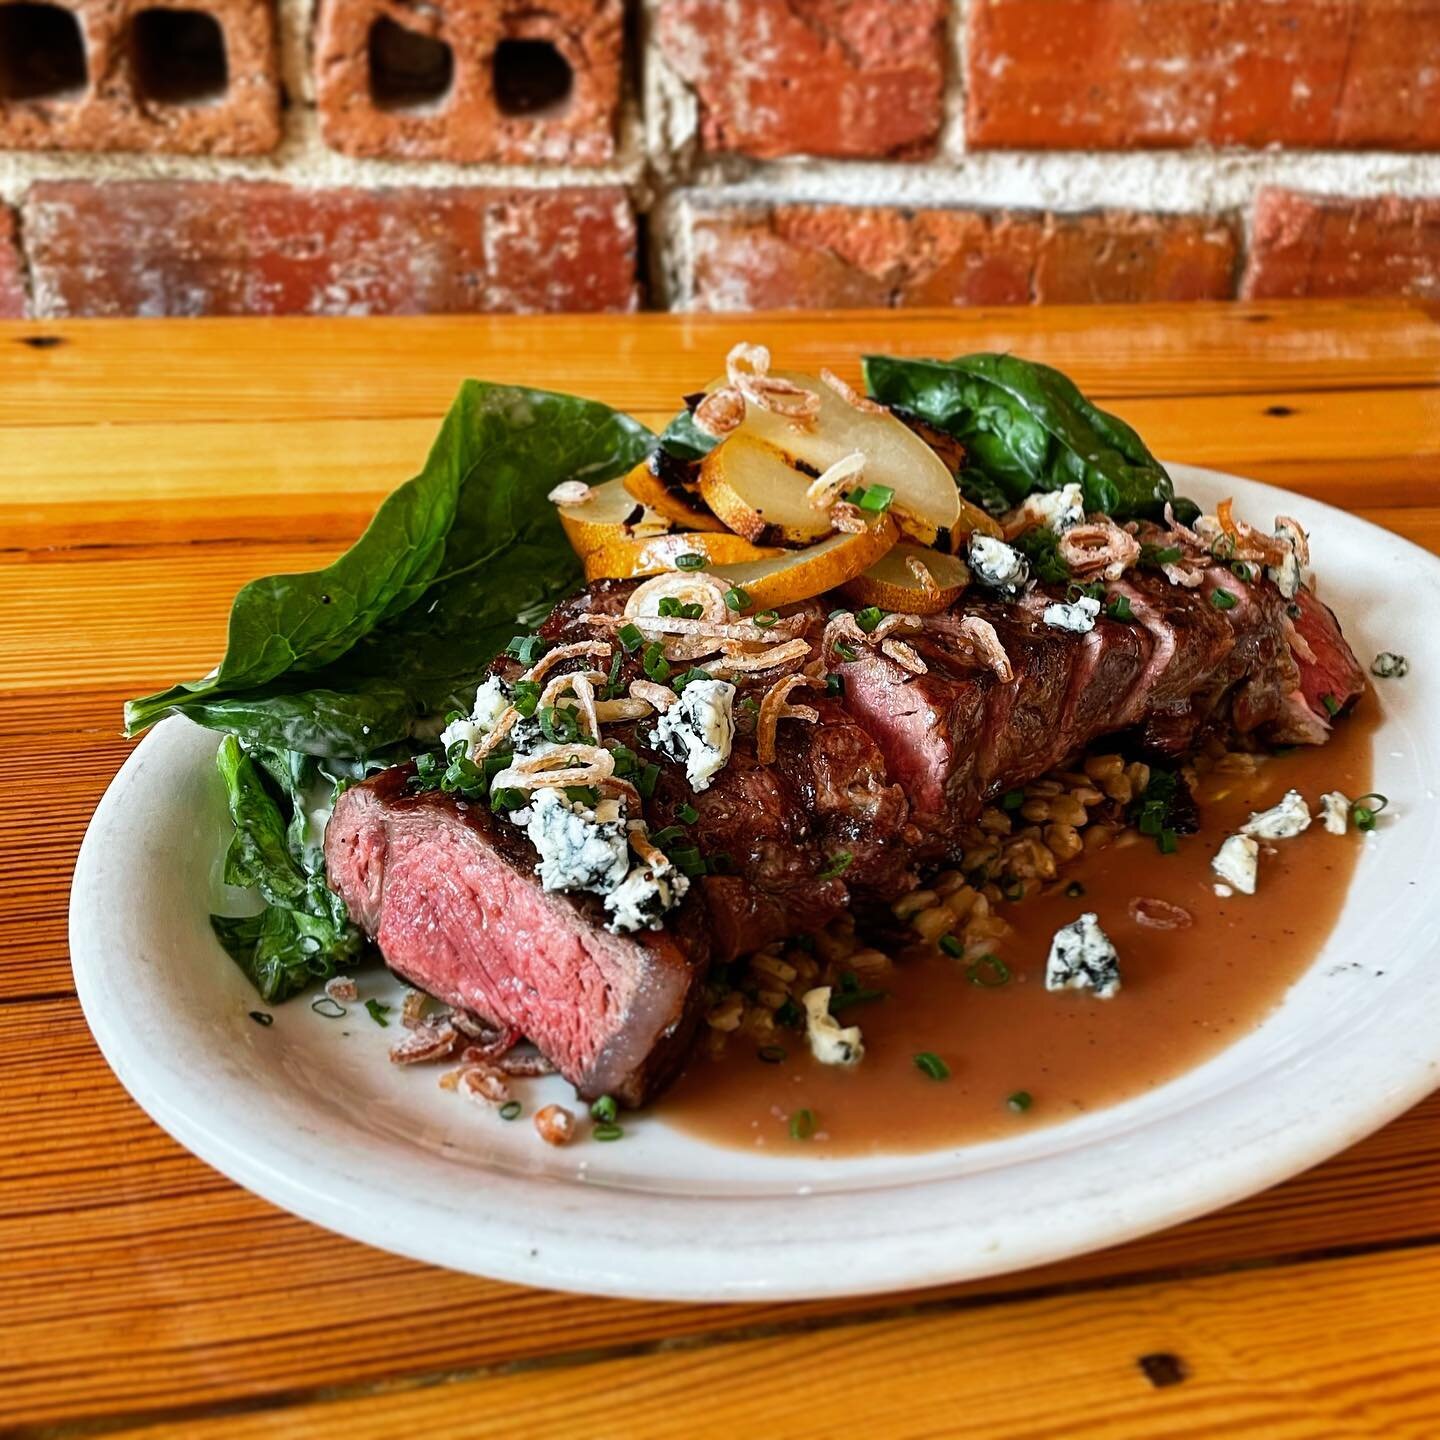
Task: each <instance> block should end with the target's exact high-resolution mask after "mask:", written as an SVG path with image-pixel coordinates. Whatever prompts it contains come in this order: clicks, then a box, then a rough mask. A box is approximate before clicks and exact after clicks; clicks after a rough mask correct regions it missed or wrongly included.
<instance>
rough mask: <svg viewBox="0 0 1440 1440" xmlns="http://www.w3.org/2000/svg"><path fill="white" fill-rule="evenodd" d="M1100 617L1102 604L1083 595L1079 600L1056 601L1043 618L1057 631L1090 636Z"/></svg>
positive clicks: (1047, 609) (1049, 606)
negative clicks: (1071, 601)
mask: <svg viewBox="0 0 1440 1440" xmlns="http://www.w3.org/2000/svg"><path fill="white" fill-rule="evenodd" d="M1099 615H1100V602H1099V601H1098V600H1092V599H1091V598H1090V597H1089V596H1088V595H1082V596H1081V597H1080V598H1079V599H1078V600H1076V601H1074V602H1073V603H1070V602H1068V601H1056V603H1055V604H1053V605H1047V606H1046V607H1045V614H1044V616H1043V617H1042V618H1043V619H1044V621H1045V623H1046V624H1047V625H1050V626H1053V627H1054V628H1055V629H1056V630H1069V631H1071V632H1072V633H1074V634H1076V635H1088V634H1089V633H1090V631H1092V630H1093V629H1094V628H1095V621H1096V620H1097V619H1098V618H1099Z"/></svg>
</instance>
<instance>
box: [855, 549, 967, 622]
mask: <svg viewBox="0 0 1440 1440" xmlns="http://www.w3.org/2000/svg"><path fill="white" fill-rule="evenodd" d="M969 581H970V570H969V567H968V566H967V565H966V564H965V562H964V561H963V560H961V559H959V558H958V557H956V556H954V555H947V554H945V553H944V552H943V551H941V550H932V549H930V548H928V547H927V546H924V545H916V544H913V543H911V542H909V541H901V543H900V544H898V545H896V546H894V547H893V548H892V549H890V550H889V551H887V552H886V554H885V555H884V556H883V557H882V558H881V559H880V560H878V561H877V562H876V563H875V564H874V565H872V566H871V567H870V568H869V569H868V570H867V571H865V573H864V574H863V575H857V576H856V577H855V578H854V579H853V580H850V581H847V582H846V584H845V586H844V590H845V594H846V595H847V596H849V597H850V599H852V600H853V601H854V602H855V603H856V604H857V605H878V606H879V607H880V609H882V610H898V611H901V612H903V613H904V614H906V615H934V614H937V613H938V612H939V611H941V610H948V609H949V608H950V606H951V605H953V604H954V603H955V601H956V600H958V599H959V598H960V593H961V591H963V590H964V589H965V586H966V585H967V584H968V583H969Z"/></svg>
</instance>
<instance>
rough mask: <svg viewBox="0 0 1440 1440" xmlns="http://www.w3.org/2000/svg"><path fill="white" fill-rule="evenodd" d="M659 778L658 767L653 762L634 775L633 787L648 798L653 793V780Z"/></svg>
mask: <svg viewBox="0 0 1440 1440" xmlns="http://www.w3.org/2000/svg"><path fill="white" fill-rule="evenodd" d="M659 778H660V767H659V766H658V765H656V764H654V763H653V762H652V763H651V764H649V765H647V766H646V767H645V768H644V769H643V770H642V771H641V772H640V773H639V775H637V776H636V777H635V788H636V789H637V790H638V791H639V792H640V793H641V795H643V796H644V797H645V799H647V800H648V799H649V798H650V797H651V796H652V795H653V794H654V793H655V782H656V781H657V780H658V779H659Z"/></svg>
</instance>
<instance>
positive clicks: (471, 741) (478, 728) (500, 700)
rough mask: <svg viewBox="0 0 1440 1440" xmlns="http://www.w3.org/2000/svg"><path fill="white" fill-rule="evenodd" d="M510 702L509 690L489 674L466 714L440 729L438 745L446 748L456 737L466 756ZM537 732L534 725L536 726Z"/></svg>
mask: <svg viewBox="0 0 1440 1440" xmlns="http://www.w3.org/2000/svg"><path fill="white" fill-rule="evenodd" d="M509 704H510V692H509V691H508V690H506V688H505V682H504V681H503V680H502V679H501V678H500V677H499V676H498V675H492V676H491V677H490V678H489V679H488V680H486V681H485V683H484V684H483V685H481V686H480V688H479V689H478V690H476V692H475V704H474V706H473V707H472V708H471V711H470V714H469V715H468V716H462V717H461V718H460V719H458V720H452V721H451V722H450V724H449V725H447V726H446V727H445V729H444V730H442V731H441V732H440V744H441V746H442V747H443V748H444V749H445V750H446V751H448V750H449V749H450V747H451V746H452V745H453V744H455V742H456V741H457V740H463V741H464V742H465V753H466V755H470V754H471V753H472V752H473V751H474V749H475V747H476V746H477V745H478V744H479V743H480V742H481V741H482V740H483V739H484V738H485V737H486V736H487V735H488V734H489V733H490V732H491V731H492V730H493V729H494V728H495V726H496V725H497V724H498V723H499V721H500V717H501V715H503V714H504V713H505V710H506V708H507V707H508V706H509ZM536 728H537V731H538V728H539V727H538V726H537V727H536Z"/></svg>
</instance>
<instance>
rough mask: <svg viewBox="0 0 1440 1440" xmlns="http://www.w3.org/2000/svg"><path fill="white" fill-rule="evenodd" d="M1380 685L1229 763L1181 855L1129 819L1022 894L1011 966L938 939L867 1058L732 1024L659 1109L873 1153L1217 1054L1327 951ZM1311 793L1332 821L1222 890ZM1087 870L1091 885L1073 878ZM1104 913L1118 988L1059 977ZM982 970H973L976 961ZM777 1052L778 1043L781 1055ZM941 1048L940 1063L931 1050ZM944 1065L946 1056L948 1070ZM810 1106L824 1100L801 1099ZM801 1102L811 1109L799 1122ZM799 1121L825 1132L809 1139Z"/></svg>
mask: <svg viewBox="0 0 1440 1440" xmlns="http://www.w3.org/2000/svg"><path fill="white" fill-rule="evenodd" d="M1377 718H1378V716H1377V706H1376V704H1375V701H1374V698H1373V696H1366V697H1364V698H1363V699H1362V701H1361V703H1360V705H1359V706H1358V707H1357V708H1356V711H1355V713H1353V714H1352V715H1350V716H1348V717H1347V718H1346V719H1345V720H1343V721H1341V722H1340V724H1339V725H1337V727H1336V730H1335V734H1334V735H1333V737H1332V738H1331V740H1330V742H1329V743H1328V744H1326V745H1323V746H1316V747H1305V748H1301V749H1297V750H1293V751H1291V752H1290V753H1288V754H1284V755H1277V756H1273V757H1269V758H1264V759H1262V760H1261V761H1260V763H1259V764H1258V765H1257V766H1256V768H1255V769H1254V771H1253V772H1251V773H1244V774H1237V773H1225V772H1222V771H1211V772H1210V773H1209V774H1207V775H1205V776H1202V777H1201V779H1200V783H1199V785H1198V786H1197V789H1196V796H1195V798H1196V800H1197V802H1198V804H1199V809H1200V821H1201V828H1200V832H1199V833H1198V834H1195V835H1186V836H1181V837H1180V841H1179V848H1178V849H1177V851H1176V852H1175V853H1173V854H1169V855H1165V854H1162V853H1160V850H1159V849H1158V847H1157V846H1156V844H1155V842H1154V841H1153V840H1152V839H1150V838H1148V837H1145V836H1141V835H1138V834H1134V833H1132V832H1127V833H1125V834H1123V835H1122V836H1120V837H1118V838H1117V841H1116V843H1115V844H1114V845H1112V846H1110V847H1109V848H1107V849H1105V850H1101V851H1098V852H1096V853H1094V854H1091V855H1086V856H1084V857H1082V858H1081V859H1080V860H1078V861H1077V862H1075V863H1073V864H1071V865H1068V866H1065V867H1063V868H1062V870H1061V875H1060V880H1059V882H1057V884H1056V885H1055V886H1054V887H1053V888H1052V893H1050V894H1042V895H1037V896H1032V897H1031V898H1029V899H1027V900H1025V901H1023V902H1022V903H1020V904H1015V905H1006V906H1004V907H1003V911H1002V913H1003V914H1004V918H1005V919H1006V920H1007V921H1009V923H1010V924H1011V926H1012V933H1011V934H1010V935H1008V936H1006V937H1005V938H1004V939H1003V940H1000V941H997V942H996V944H995V946H994V950H995V952H996V953H997V954H998V955H999V956H1000V957H1001V958H1002V959H1003V960H1004V962H1005V966H1006V967H1008V970H1009V979H1008V980H1006V981H1005V983H1003V984H994V983H992V984H989V985H985V984H979V983H976V980H977V979H984V980H990V981H992V982H993V981H994V980H995V979H996V978H997V972H996V971H994V970H992V969H990V968H988V967H985V968H982V970H981V971H980V972H978V973H976V972H974V971H973V969H972V967H968V966H967V964H966V963H965V962H964V961H962V960H958V959H952V958H951V957H949V956H947V955H944V954H941V953H937V952H935V951H926V952H923V953H915V952H912V953H909V954H906V955H905V956H903V957H902V958H899V959H898V960H897V962H896V963H895V965H894V966H893V967H892V969H891V970H890V972H889V973H888V975H887V976H885V977H884V978H883V980H880V981H877V982H875V983H876V984H877V985H883V986H884V988H885V989H886V990H887V991H888V993H887V995H886V996H885V998H884V999H880V1000H874V1001H870V1002H868V1003H865V1004H860V1005H855V1006H853V1007H851V1008H849V1009H847V1010H846V1011H845V1013H844V1015H843V1016H842V1017H841V1023H842V1024H845V1025H854V1024H858V1025H859V1026H860V1027H861V1030H862V1031H863V1034H864V1041H865V1058H864V1060H863V1061H862V1062H861V1063H860V1064H859V1065H858V1066H857V1067H855V1068H853V1069H842V1068H840V1067H837V1066H827V1065H821V1064H819V1063H817V1062H816V1061H815V1060H814V1059H812V1058H811V1056H810V1053H809V1048H808V1045H807V1043H806V1039H805V1035H804V1033H803V1032H802V1031H788V1030H787V1031H784V1032H783V1034H782V1036H781V1037H777V1038H780V1039H781V1043H782V1044H783V1047H784V1050H785V1058H784V1059H783V1060H781V1061H780V1062H779V1063H778V1064H777V1063H766V1062H765V1061H763V1060H761V1059H760V1058H759V1056H758V1053H757V1050H756V1048H755V1046H754V1044H753V1043H752V1042H750V1041H748V1040H746V1039H745V1038H744V1037H742V1036H739V1035H735V1036H732V1037H731V1041H730V1044H729V1045H728V1046H727V1048H726V1050H725V1051H724V1052H723V1054H721V1055H720V1056H719V1057H718V1058H717V1057H711V1056H710V1055H708V1054H706V1053H704V1052H702V1051H699V1050H697V1053H696V1054H695V1056H694V1058H693V1059H692V1060H691V1062H690V1064H689V1066H688V1067H687V1069H686V1071H685V1073H684V1075H682V1076H681V1078H680V1080H679V1082H678V1083H677V1084H676V1086H675V1088H674V1090H673V1091H671V1092H670V1094H669V1095H667V1096H666V1098H665V1100H664V1102H663V1105H662V1107H661V1113H662V1115H663V1117H664V1119H665V1120H666V1121H667V1122H669V1123H670V1124H672V1125H675V1126H677V1127H678V1128H680V1129H682V1130H685V1131H688V1132H689V1133H691V1134H693V1135H695V1136H696V1137H697V1138H703V1139H705V1140H708V1141H711V1142H715V1143H720V1144H725V1145H731V1146H738V1147H744V1148H747V1149H761V1150H772V1151H773V1150H778V1151H780V1152H782V1153H794V1152H795V1151H796V1150H797V1149H798V1148H799V1147H800V1146H802V1145H803V1146H809V1147H813V1149H814V1153H815V1154H816V1155H817V1156H818V1155H821V1154H828V1155H862V1154H867V1153H882V1152H905V1151H918V1150H930V1149H938V1148H944V1147H947V1146H953V1145H958V1144H964V1143H967V1142H974V1141H980V1140H991V1139H997V1138H1002V1137H1005V1136H1009V1135H1013V1134H1016V1133H1018V1132H1021V1131H1023V1130H1025V1129H1030V1128H1034V1127H1035V1126H1037V1125H1051V1124H1055V1123H1057V1122H1059V1121H1062V1120H1067V1119H1071V1118H1073V1117H1075V1116H1077V1115H1080V1114H1082V1113H1084V1112H1086V1111H1090V1110H1096V1109H1099V1108H1101V1107H1103V1106H1106V1105H1113V1104H1116V1103H1117V1102H1119V1101H1121V1100H1125V1099H1129V1098H1131V1097H1133V1096H1135V1095H1137V1094H1140V1093H1142V1092H1144V1091H1146V1090H1149V1089H1153V1088H1155V1087H1156V1086H1159V1085H1162V1084H1164V1083H1165V1082H1166V1081H1167V1080H1170V1079H1172V1078H1173V1077H1175V1076H1176V1075H1178V1074H1180V1073H1181V1072H1183V1071H1185V1070H1188V1069H1190V1068H1191V1067H1193V1066H1195V1065H1198V1064H1200V1063H1201V1062H1202V1061H1204V1060H1206V1059H1208V1058H1210V1057H1211V1056H1212V1055H1214V1054H1215V1053H1216V1052H1217V1051H1218V1050H1220V1049H1222V1048H1223V1047H1224V1046H1226V1045H1228V1044H1230V1043H1232V1042H1233V1041H1235V1040H1237V1039H1239V1038H1240V1037H1241V1036H1243V1035H1245V1034H1246V1033H1248V1032H1249V1031H1251V1030H1253V1029H1254V1028H1255V1027H1256V1026H1257V1025H1258V1024H1259V1023H1260V1022H1261V1021H1262V1020H1263V1019H1264V1018H1265V1016H1266V1015H1267V1014H1268V1013H1269V1012H1270V1010H1271V1009H1272V1008H1273V1007H1274V1006H1275V1005H1276V1004H1277V1003H1278V1002H1279V1000H1280V999H1281V997H1282V996H1283V995H1284V993H1285V991H1286V990H1287V989H1288V988H1289V987H1290V985H1291V984H1293V983H1294V981H1295V980H1296V979H1297V978H1298V977H1299V976H1300V975H1301V974H1302V973H1303V972H1304V971H1305V970H1306V969H1307V968H1308V967H1309V966H1310V964H1311V963H1312V961H1313V960H1314V959H1315V957H1316V955H1317V954H1318V953H1319V951H1320V949H1321V947H1322V945H1323V944H1324V942H1325V938H1326V936H1327V935H1328V934H1329V933H1330V929H1331V927H1332V925H1333V924H1334V922H1335V919H1336V917H1337V916H1338V915H1339V913H1340V908H1341V905H1342V903H1343V901H1344V898H1345V894H1346V891H1347V889H1348V888H1349V884H1350V878H1351V875H1352V874H1353V872H1354V869H1355V863H1356V859H1357V857H1358V855H1359V853H1360V846H1361V842H1362V837H1361V836H1359V835H1358V834H1357V833H1356V832H1355V831H1354V830H1353V828H1352V829H1351V830H1350V831H1349V833H1347V834H1346V835H1344V836H1337V835H1331V834H1330V833H1329V832H1327V831H1326V830H1325V828H1324V826H1323V825H1322V824H1321V823H1320V818H1319V809H1320V806H1319V800H1320V796H1321V794H1323V793H1324V792H1326V791H1330V790H1342V791H1344V792H1345V794H1346V795H1349V796H1352V797H1353V796H1357V795H1363V794H1365V793H1366V792H1367V791H1368V790H1369V789H1370V777H1371V735H1372V732H1373V730H1374V727H1375V723H1376V720H1377ZM1291 789H1294V790H1298V791H1300V793H1301V794H1302V795H1303V796H1304V797H1305V799H1306V800H1307V802H1308V803H1309V805H1310V808H1311V811H1312V813H1314V815H1315V820H1314V822H1313V823H1312V824H1311V826H1310V828H1309V829H1308V830H1306V831H1305V832H1304V833H1303V834H1301V835H1298V836H1295V837H1294V838H1292V839H1288V840H1276V841H1262V842H1261V855H1260V874H1259V883H1258V885H1257V889H1256V893H1255V894H1254V895H1241V894H1234V895H1231V896H1221V895H1217V894H1216V893H1215V881H1216V876H1215V874H1214V873H1213V872H1212V870H1211V868H1210V861H1211V858H1212V857H1213V856H1214V854H1215V852H1216V850H1218V849H1219V847H1220V843H1221V841H1222V840H1224V838H1225V837H1226V836H1227V835H1230V834H1233V833H1234V832H1235V831H1236V830H1237V829H1238V828H1239V827H1240V826H1241V825H1242V824H1243V823H1244V822H1245V821H1246V820H1247V819H1249V817H1250V815H1251V813H1252V812H1253V811H1257V810H1264V809H1267V808H1268V807H1269V806H1271V805H1273V804H1275V803H1276V801H1278V800H1279V799H1280V798H1281V797H1282V796H1283V795H1284V794H1285V792H1286V791H1287V790H1291ZM1077 883H1078V885H1080V886H1082V887H1083V889H1084V893H1083V895H1077V896H1072V895H1069V894H1067V893H1066V890H1067V888H1070V887H1073V886H1074V885H1075V884H1077ZM1140 898H1146V899H1154V900H1161V901H1165V902H1167V903H1168V904H1169V905H1175V906H1180V907H1181V908H1182V909H1184V910H1185V911H1187V912H1188V913H1189V915H1190V916H1191V922H1192V923H1191V924H1190V925H1188V926H1186V927H1184V928H1181V929H1172V930H1161V929H1155V928H1151V927H1149V926H1146V925H1143V924H1141V923H1139V922H1138V921H1137V920H1136V919H1134V918H1132V915H1131V901H1132V900H1135V899H1140ZM1091 910H1093V911H1094V912H1096V914H1097V915H1098V916H1099V921H1100V925H1101V926H1102V927H1103V929H1104V930H1105V931H1106V933H1107V934H1108V935H1109V936H1110V938H1111V940H1112V941H1113V942H1114V944H1115V947H1116V949H1117V950H1118V952H1119V956H1120V968H1121V974H1122V976H1123V985H1122V988H1121V990H1120V993H1119V994H1118V995H1116V996H1115V997H1114V998H1113V999H1110V1000H1099V999H1096V998H1095V997H1094V996H1093V995H1091V994H1089V993H1086V992H1083V991H1059V992H1054V991H1047V990H1046V989H1045V983H1044V982H1045V960H1046V956H1047V955H1048V953H1049V948H1050V940H1051V937H1052V936H1053V935H1054V933H1055V931H1056V930H1057V929H1059V928H1060V927H1061V926H1062V925H1067V924H1069V923H1070V922H1071V921H1072V920H1074V919H1075V918H1076V917H1077V916H1079V915H1080V914H1081V913H1083V912H1085V911H1091ZM972 974H974V975H975V978H974V979H972V978H970V976H971V975H972ZM772 1054H773V1052H772ZM917 1055H918V1056H924V1055H931V1056H935V1057H937V1058H938V1059H939V1061H940V1062H942V1064H941V1066H940V1067H936V1066H934V1065H933V1064H931V1063H930V1062H929V1061H924V1062H922V1064H923V1065H924V1066H925V1067H927V1068H922V1065H920V1064H917V1063H916V1058H915V1057H916V1056H917ZM937 1068H939V1069H943V1070H948V1072H949V1074H948V1077H947V1078H943V1079H936V1078H933V1074H932V1073H931V1072H934V1071H935V1070H936V1069H937ZM804 1111H808V1112H809V1116H808V1117H807V1116H804V1115H802V1113H801V1112H804ZM797 1117H798V1119H797ZM792 1120H796V1125H795V1128H796V1129H797V1130H799V1131H800V1132H801V1133H802V1134H803V1133H804V1132H805V1131H806V1130H807V1129H810V1130H812V1133H810V1134H809V1136H808V1138H804V1139H796V1138H793V1137H792V1133H791V1130H792Z"/></svg>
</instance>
